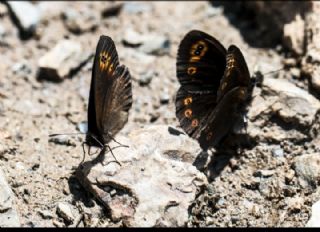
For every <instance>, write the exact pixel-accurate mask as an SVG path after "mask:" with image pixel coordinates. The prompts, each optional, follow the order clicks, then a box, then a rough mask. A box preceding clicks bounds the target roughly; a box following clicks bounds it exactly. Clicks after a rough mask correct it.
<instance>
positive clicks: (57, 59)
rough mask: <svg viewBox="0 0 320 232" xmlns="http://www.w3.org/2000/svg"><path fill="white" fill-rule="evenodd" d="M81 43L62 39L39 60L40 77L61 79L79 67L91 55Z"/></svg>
mask: <svg viewBox="0 0 320 232" xmlns="http://www.w3.org/2000/svg"><path fill="white" fill-rule="evenodd" d="M91 55H92V53H88V52H84V51H83V48H82V46H81V44H80V43H78V42H77V41H72V40H61V41H59V42H58V43H57V44H56V46H55V47H54V48H52V49H51V50H50V51H49V52H48V53H46V54H45V55H44V56H42V57H41V58H40V59H39V61H38V66H39V74H38V76H39V78H44V79H54V80H61V79H63V78H65V77H67V76H68V75H69V74H70V73H71V72H72V71H74V70H75V69H77V68H79V67H80V66H81V65H83V64H84V63H85V62H86V61H88V59H89V58H90V57H91Z"/></svg>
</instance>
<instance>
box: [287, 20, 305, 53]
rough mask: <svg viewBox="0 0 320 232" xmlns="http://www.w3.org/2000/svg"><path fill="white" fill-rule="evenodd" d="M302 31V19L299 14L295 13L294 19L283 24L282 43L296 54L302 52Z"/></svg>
mask: <svg viewBox="0 0 320 232" xmlns="http://www.w3.org/2000/svg"><path fill="white" fill-rule="evenodd" d="M304 32H305V25H304V20H303V19H302V18H301V16H300V15H299V14H297V15H296V18H295V20H293V21H292V22H290V23H288V24H285V25H284V27H283V34H284V35H283V38H284V43H285V44H286V46H287V47H288V48H290V49H291V50H292V51H294V52H295V53H296V54H298V55H302V54H303V53H304V42H305V41H304V37H305V34H304Z"/></svg>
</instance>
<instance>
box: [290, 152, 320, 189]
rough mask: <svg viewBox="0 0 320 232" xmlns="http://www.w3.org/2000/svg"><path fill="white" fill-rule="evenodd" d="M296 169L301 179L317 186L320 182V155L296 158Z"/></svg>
mask: <svg viewBox="0 0 320 232" xmlns="http://www.w3.org/2000/svg"><path fill="white" fill-rule="evenodd" d="M294 169H295V171H296V173H297V175H298V176H299V177H301V178H302V179H304V180H306V181H308V182H309V183H313V184H316V183H318V181H319V180H320V154H319V153H314V154H307V155H302V156H298V157H295V159H294Z"/></svg>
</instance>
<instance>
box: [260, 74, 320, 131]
mask: <svg viewBox="0 0 320 232" xmlns="http://www.w3.org/2000/svg"><path fill="white" fill-rule="evenodd" d="M263 85H264V87H265V89H266V92H268V94H270V95H272V96H273V97H274V103H273V104H272V105H271V108H272V111H273V112H275V113H276V114H277V115H278V116H279V117H280V118H282V120H284V121H286V122H295V123H299V124H300V125H303V126H310V125H312V123H313V121H314V120H315V116H316V113H317V112H318V111H319V110H320V102H319V101H318V100H317V99H316V98H315V97H313V96H312V95H311V94H309V93H308V92H307V91H305V90H303V89H301V88H299V87H297V86H295V85H294V84H292V83H290V82H288V81H286V80H283V79H274V78H265V80H264V82H263Z"/></svg>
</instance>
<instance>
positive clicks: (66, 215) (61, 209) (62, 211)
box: [57, 202, 74, 223]
mask: <svg viewBox="0 0 320 232" xmlns="http://www.w3.org/2000/svg"><path fill="white" fill-rule="evenodd" d="M57 213H58V214H59V215H60V216H61V217H62V218H63V219H65V220H66V221H67V222H69V223H72V222H73V221H74V216H73V214H72V211H71V208H70V206H69V204H66V203H62V202H60V203H59V204H58V206H57Z"/></svg>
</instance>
